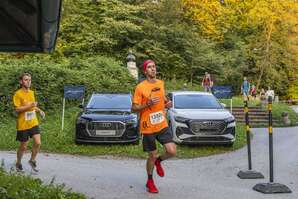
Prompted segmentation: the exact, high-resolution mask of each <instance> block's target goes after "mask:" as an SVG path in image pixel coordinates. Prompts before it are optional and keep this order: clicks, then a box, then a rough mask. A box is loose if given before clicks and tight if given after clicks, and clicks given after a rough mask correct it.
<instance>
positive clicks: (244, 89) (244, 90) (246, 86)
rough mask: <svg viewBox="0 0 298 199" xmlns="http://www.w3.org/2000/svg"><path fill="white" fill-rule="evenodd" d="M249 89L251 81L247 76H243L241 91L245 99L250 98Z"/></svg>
mask: <svg viewBox="0 0 298 199" xmlns="http://www.w3.org/2000/svg"><path fill="white" fill-rule="evenodd" d="M249 91H250V83H249V82H248V80H247V78H246V77H243V82H242V84H241V93H242V95H243V98H244V100H249Z"/></svg>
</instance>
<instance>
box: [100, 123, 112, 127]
mask: <svg viewBox="0 0 298 199" xmlns="http://www.w3.org/2000/svg"><path fill="white" fill-rule="evenodd" d="M101 126H102V127H104V128H110V127H111V126H112V124H111V123H101Z"/></svg>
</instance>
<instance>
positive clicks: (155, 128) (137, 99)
mask: <svg viewBox="0 0 298 199" xmlns="http://www.w3.org/2000/svg"><path fill="white" fill-rule="evenodd" d="M154 97H159V100H160V101H159V102H158V103H157V104H155V105H152V106H150V107H147V108H145V109H143V110H141V112H140V130H141V133H142V134H152V133H157V132H159V131H161V130H162V129H163V128H166V127H167V126H168V123H167V118H166V114H165V89H164V82H163V81H161V80H156V82H155V83H150V82H148V81H147V80H144V81H143V82H141V83H139V84H138V85H137V87H136V90H135V93H134V96H133V103H134V104H138V105H145V104H146V103H147V102H148V100H149V99H151V98H154Z"/></svg>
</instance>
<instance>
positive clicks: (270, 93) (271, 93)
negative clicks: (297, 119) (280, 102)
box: [265, 86, 274, 100]
mask: <svg viewBox="0 0 298 199" xmlns="http://www.w3.org/2000/svg"><path fill="white" fill-rule="evenodd" d="M265 96H266V99H267V100H268V99H269V97H272V100H274V90H272V89H271V88H270V86H268V90H267V91H266V93H265Z"/></svg>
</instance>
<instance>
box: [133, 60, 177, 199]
mask: <svg viewBox="0 0 298 199" xmlns="http://www.w3.org/2000/svg"><path fill="white" fill-rule="evenodd" d="M143 71H144V73H145V75H146V80H144V81H143V82H141V83H139V84H138V85H137V87H136V89H135V92H134V97H133V106H132V110H133V111H135V112H140V131H141V133H142V142H143V150H144V151H146V152H148V154H149V157H148V159H147V175H148V180H147V183H146V187H147V190H148V192H150V193H158V189H157V188H156V186H155V184H154V181H153V177H152V174H153V169H154V166H155V167H156V172H157V174H158V175H159V176H160V177H163V176H164V175H165V173H164V169H163V168H162V165H161V161H164V160H166V159H168V158H171V157H174V156H175V155H176V145H175V143H174V142H173V134H172V132H171V129H170V128H169V127H168V122H167V119H166V118H167V117H166V113H165V108H170V107H171V106H172V102H171V101H170V100H167V99H166V97H165V89H164V82H163V81H161V80H158V79H156V66H155V63H154V62H153V61H152V60H147V61H145V62H144V63H143ZM156 140H157V141H158V142H159V143H161V144H162V145H163V146H164V149H165V152H164V153H163V154H162V155H161V156H158V152H157V148H156Z"/></svg>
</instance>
